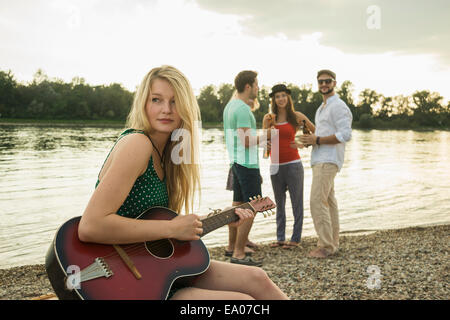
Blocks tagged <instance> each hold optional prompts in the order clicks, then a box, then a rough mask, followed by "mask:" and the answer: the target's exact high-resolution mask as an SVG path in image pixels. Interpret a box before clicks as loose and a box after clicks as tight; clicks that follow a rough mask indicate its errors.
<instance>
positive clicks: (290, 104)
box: [271, 93, 300, 131]
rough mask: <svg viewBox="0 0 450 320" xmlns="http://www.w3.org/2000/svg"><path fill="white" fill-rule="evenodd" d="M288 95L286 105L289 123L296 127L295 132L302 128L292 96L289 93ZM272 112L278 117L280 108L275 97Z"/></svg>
mask: <svg viewBox="0 0 450 320" xmlns="http://www.w3.org/2000/svg"><path fill="white" fill-rule="evenodd" d="M286 94H287V97H288V103H287V105H286V113H287V121H288V122H289V123H290V124H291V125H292V126H293V127H294V129H295V131H297V130H298V129H299V127H300V124H299V123H298V122H297V116H296V115H295V110H294V102H293V101H292V97H291V95H290V94H288V93H286ZM271 110H272V113H274V114H275V116H276V117H278V106H277V104H276V103H275V95H274V96H273V97H272V101H271ZM275 120H276V119H275Z"/></svg>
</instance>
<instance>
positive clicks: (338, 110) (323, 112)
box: [311, 94, 353, 170]
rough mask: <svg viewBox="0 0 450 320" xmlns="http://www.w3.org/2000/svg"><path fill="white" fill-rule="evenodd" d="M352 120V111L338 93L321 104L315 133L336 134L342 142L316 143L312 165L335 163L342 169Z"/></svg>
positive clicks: (321, 135) (323, 135)
mask: <svg viewBox="0 0 450 320" xmlns="http://www.w3.org/2000/svg"><path fill="white" fill-rule="evenodd" d="M352 120H353V116H352V112H351V111H350V109H349V107H347V105H346V104H345V102H344V101H342V100H341V99H340V98H339V96H338V95H337V94H334V95H333V96H331V97H329V98H328V99H327V103H326V104H325V103H322V104H321V105H320V107H319V109H317V111H316V116H315V122H316V123H315V125H316V131H315V133H314V134H315V135H316V136H318V137H327V136H331V135H333V134H334V135H335V136H336V138H337V139H338V140H339V141H340V143H338V144H321V145H319V146H318V145H315V146H314V147H313V150H312V152H311V166H313V165H315V164H318V163H334V164H336V165H337V166H338V169H339V170H341V168H342V165H343V163H344V152H345V143H346V142H348V141H350V139H351V137H352ZM319 143H320V141H319Z"/></svg>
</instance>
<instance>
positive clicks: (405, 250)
mask: <svg viewBox="0 0 450 320" xmlns="http://www.w3.org/2000/svg"><path fill="white" fill-rule="evenodd" d="M449 240H450V225H439V226H429V227H411V228H405V229H396V230H381V231H376V232H373V233H369V234H360V235H341V237H340V249H339V251H338V252H337V253H336V254H335V255H333V256H331V257H328V258H326V259H314V258H309V257H307V254H308V252H310V251H311V250H312V249H314V248H315V245H316V243H317V238H315V237H305V238H302V242H301V244H300V245H299V246H298V247H295V248H292V249H282V248H270V247H269V244H268V243H261V244H260V247H259V249H257V251H256V252H255V253H254V254H253V257H254V259H257V260H258V259H263V263H264V264H263V266H262V268H263V269H264V270H265V271H266V272H267V274H268V275H269V276H270V277H271V279H272V280H273V281H274V282H275V283H276V284H277V285H278V286H279V287H280V288H281V289H282V290H283V291H284V292H285V293H286V294H287V295H288V296H289V298H290V299H292V300H449V299H450V287H449V282H450V263H449V261H450V260H449V243H450V241H449ZM209 251H210V255H211V258H212V259H216V260H222V261H228V259H229V258H227V257H225V256H224V252H225V247H214V248H209ZM51 293H53V290H52V287H51V285H50V282H49V280H48V278H47V274H46V272H45V268H44V265H40V264H36V265H27V266H20V267H13V268H10V269H0V299H2V300H30V299H33V298H36V297H39V296H42V295H46V294H51Z"/></svg>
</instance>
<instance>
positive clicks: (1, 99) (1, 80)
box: [0, 70, 17, 118]
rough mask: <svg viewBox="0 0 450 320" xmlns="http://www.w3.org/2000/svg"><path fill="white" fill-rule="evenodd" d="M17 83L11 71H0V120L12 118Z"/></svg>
mask: <svg viewBox="0 0 450 320" xmlns="http://www.w3.org/2000/svg"><path fill="white" fill-rule="evenodd" d="M16 88H17V82H16V81H15V80H14V76H13V74H12V73H11V70H9V71H8V72H4V71H0V118H1V117H3V118H7V117H14V116H15V107H16V104H17V101H16Z"/></svg>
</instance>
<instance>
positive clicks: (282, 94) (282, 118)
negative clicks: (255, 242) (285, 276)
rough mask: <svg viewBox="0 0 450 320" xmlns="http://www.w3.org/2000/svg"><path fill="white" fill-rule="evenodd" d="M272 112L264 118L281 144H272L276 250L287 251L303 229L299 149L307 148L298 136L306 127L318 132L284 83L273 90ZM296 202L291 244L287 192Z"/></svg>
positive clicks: (299, 237) (271, 169)
mask: <svg viewBox="0 0 450 320" xmlns="http://www.w3.org/2000/svg"><path fill="white" fill-rule="evenodd" d="M269 96H270V97H271V98H272V101H271V111H272V112H271V113H268V114H266V115H265V116H264V118H263V129H269V128H273V129H277V130H278V141H274V142H273V143H272V145H271V153H270V158H271V165H270V178H271V181H272V188H273V193H274V196H275V202H276V204H277V242H275V243H273V244H272V245H271V246H272V247H279V246H282V247H283V248H285V249H289V248H292V247H295V246H297V245H298V244H299V242H300V239H301V234H302V228H303V165H302V161H301V159H300V155H299V153H298V148H303V147H304V146H303V145H302V144H300V143H297V142H296V141H295V134H296V132H297V131H298V130H299V129H300V127H301V126H302V125H303V123H304V122H303V120H304V121H305V123H306V127H307V128H308V129H309V130H310V131H311V132H314V131H315V127H314V124H313V123H312V122H311V121H309V119H308V118H307V117H306V116H305V115H304V114H303V113H301V112H298V111H295V110H294V104H293V102H292V98H291V91H290V90H289V89H288V88H287V87H286V86H285V85H284V84H277V85H275V86H273V87H272V92H271V93H270V94H269ZM287 190H289V196H290V198H291V203H292V211H293V214H294V226H293V231H292V237H291V241H285V229H286V210H285V205H286V191H287Z"/></svg>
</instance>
